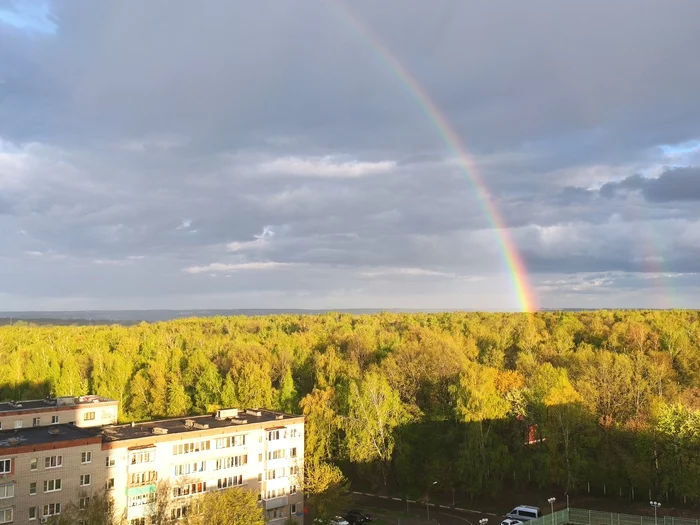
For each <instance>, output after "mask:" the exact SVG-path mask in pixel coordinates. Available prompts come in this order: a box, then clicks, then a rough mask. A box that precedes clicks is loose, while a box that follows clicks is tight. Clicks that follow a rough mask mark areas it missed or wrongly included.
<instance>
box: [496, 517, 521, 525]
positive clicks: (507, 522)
mask: <svg viewBox="0 0 700 525" xmlns="http://www.w3.org/2000/svg"><path fill="white" fill-rule="evenodd" d="M501 525H523V522H522V521H520V520H514V519H513V518H506V519H504V520H503V521H502V522H501Z"/></svg>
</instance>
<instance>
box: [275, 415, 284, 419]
mask: <svg viewBox="0 0 700 525" xmlns="http://www.w3.org/2000/svg"><path fill="white" fill-rule="evenodd" d="M275 419H284V416H283V415H282V414H278V415H276V416H275Z"/></svg>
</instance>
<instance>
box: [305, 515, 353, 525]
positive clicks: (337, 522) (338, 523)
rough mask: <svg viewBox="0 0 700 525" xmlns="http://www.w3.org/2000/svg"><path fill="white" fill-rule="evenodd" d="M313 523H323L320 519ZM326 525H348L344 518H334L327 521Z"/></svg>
mask: <svg viewBox="0 0 700 525" xmlns="http://www.w3.org/2000/svg"><path fill="white" fill-rule="evenodd" d="M314 523H323V522H322V520H320V519H318V518H317V519H315V520H314ZM328 525H350V524H349V523H348V522H347V520H346V519H345V518H342V517H340V516H336V517H334V518H331V519H330V520H329V521H328Z"/></svg>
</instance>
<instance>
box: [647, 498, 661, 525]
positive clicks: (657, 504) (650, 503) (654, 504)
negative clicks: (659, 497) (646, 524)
mask: <svg viewBox="0 0 700 525" xmlns="http://www.w3.org/2000/svg"><path fill="white" fill-rule="evenodd" d="M649 505H651V506H652V507H654V525H656V523H657V517H656V511H657V509H658V508H659V507H660V506H661V503H659V502H658V501H650V502H649Z"/></svg>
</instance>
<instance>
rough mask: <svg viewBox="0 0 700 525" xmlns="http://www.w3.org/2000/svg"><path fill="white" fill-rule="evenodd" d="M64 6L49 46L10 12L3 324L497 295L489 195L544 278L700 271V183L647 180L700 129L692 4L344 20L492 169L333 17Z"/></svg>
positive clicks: (502, 5) (155, 5) (311, 9)
mask: <svg viewBox="0 0 700 525" xmlns="http://www.w3.org/2000/svg"><path fill="white" fill-rule="evenodd" d="M50 6H51V9H52V17H53V18H52V20H54V21H55V24H56V27H55V33H52V32H51V31H49V32H44V33H36V32H34V33H31V34H30V33H28V32H25V31H22V30H20V29H18V28H17V27H14V26H12V27H10V26H8V25H7V24H3V23H2V21H0V222H1V223H2V224H1V225H0V275H6V276H10V277H11V278H10V279H7V280H6V282H0V297H9V299H3V301H4V302H3V303H1V304H3V305H5V307H6V308H11V306H12V302H13V301H18V300H24V299H26V298H32V299H31V300H30V299H26V301H27V302H25V303H23V304H33V305H34V306H33V307H38V306H41V304H42V297H51V298H52V300H57V301H60V300H66V301H69V300H70V301H72V300H74V301H78V303H80V301H84V304H89V305H90V306H91V307H95V306H96V305H98V306H99V305H102V306H105V307H107V306H109V305H110V304H112V303H110V301H112V300H114V301H117V303H115V304H119V305H122V306H128V301H129V300H130V298H131V300H132V301H134V302H135V303H139V304H141V301H143V300H145V299H144V298H149V297H150V298H151V299H148V300H149V301H151V302H149V303H148V304H156V302H157V301H158V300H161V299H158V298H162V301H163V303H159V304H170V303H169V301H171V300H177V301H181V303H179V304H178V306H183V307H187V306H189V303H188V302H187V297H190V298H192V300H193V301H195V300H196V301H199V302H198V303H197V304H199V305H200V306H206V304H204V303H205V302H206V300H207V299H206V298H207V297H214V295H212V294H217V293H219V294H221V295H220V296H219V298H218V299H216V300H217V301H220V302H218V303H217V305H218V306H222V305H223V303H225V301H226V297H233V295H231V294H234V293H241V294H254V293H255V292H256V291H259V292H260V293H261V294H263V296H264V297H265V298H267V299H266V300H271V301H273V302H277V301H278V300H280V298H283V297H286V295H285V293H286V292H290V293H292V291H293V293H294V294H307V295H308V296H309V297H311V298H310V299H307V301H308V304H307V305H311V304H314V305H315V306H323V305H324V301H325V299H326V298H332V297H337V296H340V297H343V296H344V294H346V292H347V291H348V290H355V291H356V293H357V294H358V295H356V296H353V295H352V294H350V295H347V296H348V297H350V296H352V297H354V299H353V300H356V301H359V302H362V301H365V302H371V303H373V304H377V303H381V302H382V301H383V300H384V299H387V298H391V297H396V298H398V297H400V298H401V301H408V303H410V304H407V306H408V305H411V306H416V307H420V306H422V304H423V303H422V301H423V300H427V299H426V298H427V297H430V298H431V300H433V301H434V303H433V306H439V305H438V304H437V303H438V302H439V301H443V302H444V303H445V304H443V306H452V305H456V304H458V303H459V305H460V306H468V305H467V304H463V303H460V301H463V300H465V299H464V298H465V297H466V298H467V299H466V300H471V301H477V299H473V298H472V299H469V298H470V297H472V295H470V293H471V292H474V295H473V297H481V296H479V295H478V293H477V290H481V289H480V288H479V286H483V291H485V292H489V291H490V290H494V289H496V288H494V286H495V285H494V283H495V282H498V283H501V284H503V282H504V283H505V284H504V285H503V289H501V288H498V287H497V288H498V290H499V291H498V293H497V294H495V299H494V301H495V303H494V304H497V303H498V301H507V300H509V299H510V297H509V296H510V293H511V292H510V289H509V285H508V283H509V282H510V281H509V280H508V279H504V278H503V272H504V263H503V253H502V250H501V248H500V247H499V240H498V238H497V232H496V231H495V230H494V229H493V218H492V217H489V213H488V210H487V208H488V206H485V203H486V201H490V202H491V203H492V204H493V205H494V206H496V207H497V208H498V210H499V212H500V213H501V214H502V216H503V218H504V222H505V224H506V225H507V227H508V228H509V229H510V234H511V235H512V236H513V238H514V239H515V241H516V243H517V245H518V246H519V248H520V250H521V252H522V253H523V256H524V258H525V261H526V263H527V264H528V266H529V268H530V270H531V271H532V272H533V273H534V274H536V275H535V276H534V280H535V281H539V280H544V281H547V282H550V281H551V282H553V283H556V282H558V280H561V279H557V278H552V277H551V275H554V274H561V275H564V276H568V277H570V276H571V275H574V274H576V273H578V272H630V273H644V272H647V273H649V272H653V271H656V270H655V268H656V269H657V270H658V268H659V265H658V264H657V265H656V266H655V265H654V264H651V263H652V262H653V261H657V260H659V257H663V263H664V265H665V267H666V268H672V269H673V271H676V272H687V273H692V272H693V271H696V270H697V268H696V265H695V263H694V261H695V260H698V259H697V257H698V255H700V254H698V253H697V246H698V245H700V239H698V238H697V235H698V234H696V233H695V231H697V226H698V220H699V219H700V217H699V215H700V210H698V209H696V207H694V206H692V204H693V203H694V202H695V201H696V200H697V199H698V194H697V190H698V186H697V180H698V179H697V168H696V167H695V168H693V167H689V168H684V169H676V170H668V171H666V172H665V173H663V174H661V175H660V176H657V177H658V178H654V177H652V176H649V177H647V176H646V175H645V176H644V177H641V176H630V174H632V173H641V172H644V170H645V169H646V168H648V169H652V168H653V169H654V170H657V171H656V172H658V169H659V168H658V167H659V165H664V164H675V162H670V161H668V160H669V159H667V158H664V157H663V154H662V153H659V151H657V149H655V148H657V146H659V145H661V144H676V143H679V142H684V141H688V140H692V139H697V137H699V136H700V103H699V101H698V97H697V93H698V92H700V70H699V69H698V68H694V67H689V66H688V60H687V56H688V53H689V52H690V50H693V49H695V48H698V47H700V27H698V20H700V5H699V4H697V2H692V1H680V0H679V1H672V2H667V3H664V4H660V3H658V2H654V1H651V0H644V1H642V2H637V3H636V4H635V5H634V8H633V9H632V8H630V6H629V5H624V4H618V3H612V4H611V3H609V2H604V1H602V0H595V1H593V2H586V3H582V4H578V5H573V4H565V3H561V2H556V1H554V0H552V1H544V0H537V1H535V2H534V3H533V2H530V3H528V4H527V5H525V4H523V5H520V4H517V5H515V4H512V3H510V2H501V1H500V0H499V1H495V2H489V3H484V4H470V3H464V2H455V1H447V0H445V1H438V2H431V3H430V4H426V3H424V2H418V1H414V0H410V1H408V2H402V3H401V6H400V9H399V6H398V5H397V4H394V3H379V4H378V3H376V2H370V1H366V0H361V1H354V2H351V3H347V4H346V6H347V7H348V9H350V10H351V12H352V13H354V15H353V16H356V17H357V18H358V19H359V20H361V23H362V24H365V25H366V26H367V27H368V29H369V32H370V33H371V34H373V35H375V36H376V38H377V39H378V41H381V42H382V43H383V44H384V45H386V46H387V48H388V49H390V50H391V53H393V55H394V56H395V58H396V59H397V60H399V61H400V62H401V63H402V64H403V66H404V67H405V69H406V70H407V71H409V72H410V74H411V75H413V76H414V77H415V79H416V81H417V82H418V83H419V84H420V85H421V86H422V88H423V89H424V90H425V92H426V93H428V94H429V96H430V97H431V98H432V99H433V101H434V102H435V104H436V106H437V107H438V108H439V110H440V111H441V112H442V113H443V115H444V116H445V117H446V118H447V119H448V120H449V122H450V123H451V125H452V126H453V127H454V129H455V131H456V132H457V134H458V135H459V137H460V140H462V141H463V142H464V145H465V146H466V150H467V151H468V153H469V156H470V157H471V160H472V161H473V163H474V166H476V172H474V169H473V167H472V165H471V163H469V164H470V165H469V166H468V169H465V166H463V165H460V164H459V163H457V162H455V159H454V153H453V152H452V151H451V150H450V148H448V147H447V146H446V144H445V142H444V139H443V138H442V137H441V132H440V130H438V129H437V128H436V126H435V124H434V123H433V122H432V121H431V118H430V117H429V116H428V115H426V113H425V108H423V107H421V105H420V103H419V102H417V100H416V98H415V93H412V92H411V90H410V89H408V86H407V84H406V82H405V80H403V79H401V78H399V77H398V76H397V75H396V73H395V72H393V71H392V69H391V67H389V66H388V65H387V63H386V61H385V57H383V56H382V55H381V52H380V51H378V49H377V47H376V46H375V45H374V44H373V43H371V42H369V41H367V40H365V39H364V37H363V36H362V35H361V33H360V32H358V31H357V30H356V29H355V28H354V27H353V22H352V21H351V20H349V19H348V18H347V17H345V15H343V10H342V9H339V8H338V7H337V6H336V5H334V4H333V2H317V1H315V0H314V1H311V2H305V3H301V4H294V5H292V4H285V3H279V2H272V1H263V2H258V3H255V4H248V3H244V2H226V1H223V0H220V1H215V2H210V3H208V4H207V6H206V9H204V8H202V6H201V5H196V4H194V3H188V2H176V3H173V2H166V1H164V0H154V1H151V2H146V3H144V2H137V1H135V0H127V1H121V2H113V3H104V2H103V3H100V2H90V3H85V2H78V1H66V2H54V3H51V4H50ZM443 131H444V130H443ZM693 162H695V164H693ZM680 164H683V165H688V166H694V165H696V164H697V162H696V161H693V160H692V158H690V157H689V160H688V161H687V162H680ZM693 173H695V175H693ZM474 175H479V176H480V177H481V178H482V179H483V180H484V181H485V183H486V186H488V195H486V196H481V198H480V196H479V192H478V191H477V189H476V187H475V185H474V181H473V179H472V177H473V176H474ZM614 181H621V182H614ZM642 197H643V199H642ZM484 199H486V200H484ZM266 232H267V233H266ZM651 237H659V238H661V239H663V242H657V243H656V248H653V249H650V248H649V246H651V245H653V243H651V244H650V242H649V240H648V238H651ZM650 261H651V262H650ZM268 263H277V266H275V265H270V264H268ZM193 268H194V269H198V270H194V271H192V269H193ZM199 269H201V271H200V270H199ZM668 271H670V270H668ZM227 272H228V275H230V277H226V275H227ZM468 277H469V278H474V280H472V281H469V280H467V278H468ZM568 277H567V278H568ZM482 278H483V279H485V280H483V281H480V280H479V279H482ZM491 278H493V279H495V281H489V279H491ZM442 279H445V280H449V279H453V280H454V279H456V280H457V281H455V282H458V284H457V285H455V288H454V291H453V295H452V296H451V295H450V294H449V292H450V289H449V286H446V288H445V289H443V288H440V286H439V285H438V284H437V282H438V281H440V282H441V280H442ZM689 279H691V278H689ZM563 281H566V282H568V281H567V279H563ZM618 281H619V279H618ZM618 281H615V282H618ZM368 282H369V283H371V284H370V285H369V286H368ZM409 282H410V286H409V285H408V284H407V283H409ZM605 282H606V283H607V282H608V281H605ZM428 283H429V284H431V285H432V286H434V287H435V288H432V289H431V288H430V286H429V285H428ZM467 283H469V284H467ZM479 283H483V284H479ZM460 286H467V287H468V288H465V289H462V288H460ZM499 286H500V285H499ZM611 286H613V285H612V284H611ZM469 287H471V288H469ZM555 288H556V286H555V285H552V284H551V283H550V284H546V285H543V293H544V294H552V296H554V295H555V294H556V292H555ZM431 290H432V292H431ZM465 290H467V291H468V292H469V293H466V295H465V294H464V291H465ZM380 292H381V294H384V295H378V294H380ZM3 293H4V294H5V295H4V296H3V295H2V294H3ZM348 293H349V292H348ZM353 293H354V292H353ZM8 294H9V295H8ZM227 294H228V295H227ZM412 294H413V295H412ZM431 294H432V295H431ZM499 294H501V295H499ZM492 295H493V294H492ZM245 297H247V298H248V299H249V298H250V296H245ZM295 297H296V296H295ZM23 298H24V299H23ZM71 298H73V299H71ZM166 298H168V299H166ZM174 298H176V299H174ZM195 298H197V299H195ZM396 300H397V301H398V299H396ZM479 300H481V299H479ZM32 301H33V302H32ZM70 301H69V302H68V303H66V304H73V303H70ZM314 301H315V303H314ZM222 302H223V303H222ZM81 304H82V303H81ZM170 305H171V306H173V305H172V304H170ZM239 306H247V305H239ZM290 306H291V305H290ZM471 306H478V304H476V303H474V304H472V305H471Z"/></svg>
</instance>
